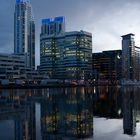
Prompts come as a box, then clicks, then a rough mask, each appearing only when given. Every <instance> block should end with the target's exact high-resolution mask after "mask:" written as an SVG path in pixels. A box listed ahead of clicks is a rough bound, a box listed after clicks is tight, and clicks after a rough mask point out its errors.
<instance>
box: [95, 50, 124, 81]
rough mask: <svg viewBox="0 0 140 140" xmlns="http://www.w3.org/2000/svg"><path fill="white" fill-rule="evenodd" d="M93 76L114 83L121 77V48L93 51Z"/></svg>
mask: <svg viewBox="0 0 140 140" xmlns="http://www.w3.org/2000/svg"><path fill="white" fill-rule="evenodd" d="M92 58H93V59H92V62H93V63H92V64H93V78H94V79H95V80H97V81H98V80H101V81H108V82H111V83H116V82H117V81H118V80H121V78H122V50H110V51H103V52H99V53H93V56H92Z"/></svg>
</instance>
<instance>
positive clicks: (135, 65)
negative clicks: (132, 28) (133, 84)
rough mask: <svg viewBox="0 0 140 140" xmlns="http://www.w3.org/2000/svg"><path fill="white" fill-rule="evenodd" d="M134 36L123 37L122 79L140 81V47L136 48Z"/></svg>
mask: <svg viewBox="0 0 140 140" xmlns="http://www.w3.org/2000/svg"><path fill="white" fill-rule="evenodd" d="M134 36H135V35H134V34H127V35H123V36H122V78H123V79H125V80H140V47H137V46H135V40H134Z"/></svg>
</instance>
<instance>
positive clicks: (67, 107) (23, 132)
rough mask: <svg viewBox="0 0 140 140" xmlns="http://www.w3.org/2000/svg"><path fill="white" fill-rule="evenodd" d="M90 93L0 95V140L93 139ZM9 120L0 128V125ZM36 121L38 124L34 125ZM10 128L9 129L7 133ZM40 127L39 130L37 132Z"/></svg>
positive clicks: (82, 90) (52, 91) (11, 92)
mask: <svg viewBox="0 0 140 140" xmlns="http://www.w3.org/2000/svg"><path fill="white" fill-rule="evenodd" d="M92 101H93V100H92V90H90V89H85V88H66V89H61V88H59V89H42V90H2V91H0V139H3V140H8V139H9V137H10V140H36V139H37V140H63V139H80V138H82V139H86V138H92V137H93V110H92V105H93V102H92ZM9 120H11V121H12V122H13V123H11V124H10V126H6V123H5V125H3V126H4V128H6V129H8V132H7V134H5V135H2V134H3V133H4V131H3V130H5V129H3V128H2V127H1V124H2V123H3V122H4V121H6V122H8V121H9ZM38 120H39V121H38ZM10 127H12V128H13V129H14V130H13V129H10ZM39 127H40V128H39Z"/></svg>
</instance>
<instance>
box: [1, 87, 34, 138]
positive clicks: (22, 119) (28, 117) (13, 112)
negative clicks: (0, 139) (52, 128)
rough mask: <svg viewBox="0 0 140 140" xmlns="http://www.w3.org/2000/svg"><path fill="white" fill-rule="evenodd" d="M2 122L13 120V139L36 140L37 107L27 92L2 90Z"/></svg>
mask: <svg viewBox="0 0 140 140" xmlns="http://www.w3.org/2000/svg"><path fill="white" fill-rule="evenodd" d="M27 95H28V93H27ZM0 120H1V121H2V120H12V121H13V122H14V126H13V127H14V132H15V133H14V135H13V136H14V138H13V139H15V140H35V139H36V138H35V105H34V102H33V101H31V100H30V99H29V98H28V96H26V91H25V90H24V91H23V90H20V91H18V90H17V91H15V90H2V91H1V92H0ZM7 131H10V130H7ZM7 135H8V133H7ZM11 139H12V138H11Z"/></svg>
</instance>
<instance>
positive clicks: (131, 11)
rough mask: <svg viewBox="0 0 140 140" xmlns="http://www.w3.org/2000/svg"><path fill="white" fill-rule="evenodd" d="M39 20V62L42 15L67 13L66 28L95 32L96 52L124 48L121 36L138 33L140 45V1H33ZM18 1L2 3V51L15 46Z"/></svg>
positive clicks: (12, 0) (139, 44) (37, 32)
mask: <svg viewBox="0 0 140 140" xmlns="http://www.w3.org/2000/svg"><path fill="white" fill-rule="evenodd" d="M31 3H32V7H33V13H34V17H35V23H36V52H37V53H36V56H37V58H36V63H37V64H38V63H39V34H40V26H41V19H42V18H49V17H56V16H65V18H66V30H67V31H72V30H86V31H89V32H91V33H92V34H93V52H98V51H103V50H110V49H121V38H120V36H121V35H124V34H127V33H130V32H132V33H134V34H136V37H135V40H136V45H138V46H140V17H139V15H140V0H31ZM14 6H15V0H1V3H0V52H6V53H11V52H13V48H14V41H13V40H14V37H13V35H14V28H13V27H14Z"/></svg>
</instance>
